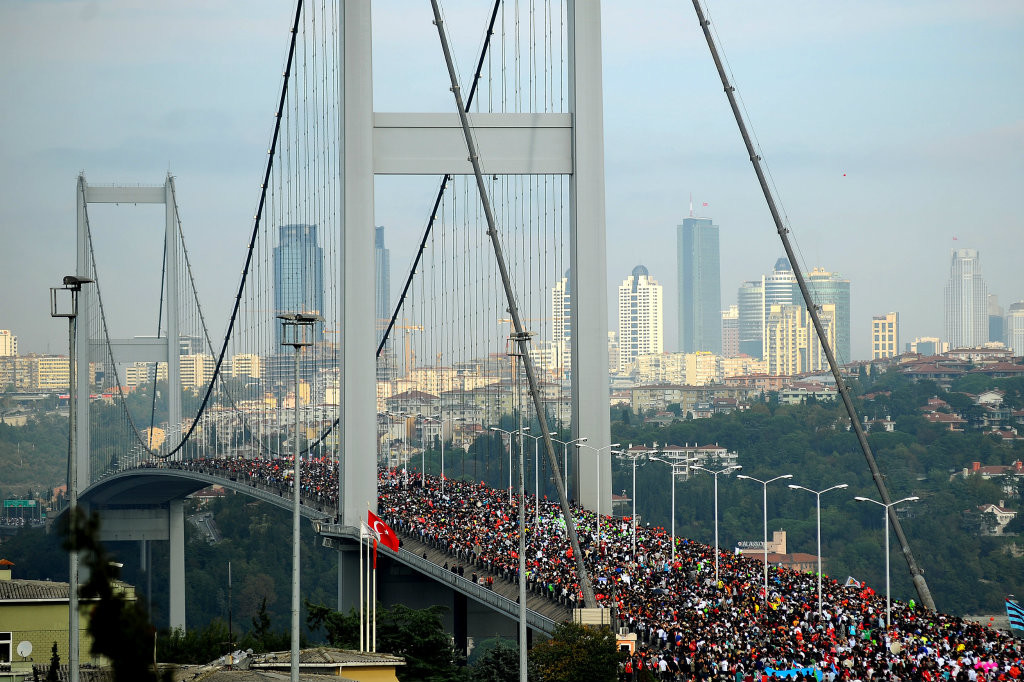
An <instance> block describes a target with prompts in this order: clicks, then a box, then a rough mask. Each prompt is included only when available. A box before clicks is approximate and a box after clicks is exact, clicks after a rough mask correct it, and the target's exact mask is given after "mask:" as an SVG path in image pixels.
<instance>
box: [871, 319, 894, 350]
mask: <svg viewBox="0 0 1024 682" xmlns="http://www.w3.org/2000/svg"><path fill="white" fill-rule="evenodd" d="M899 352H900V315H899V313H886V314H885V315H875V316H874V317H872V318H871V359H872V360H879V359H881V358H893V357H896V356H897V355H899Z"/></svg>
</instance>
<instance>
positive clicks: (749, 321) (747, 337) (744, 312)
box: [736, 278, 764, 358]
mask: <svg viewBox="0 0 1024 682" xmlns="http://www.w3.org/2000/svg"><path fill="white" fill-rule="evenodd" d="M763 280H764V278H761V279H756V280H750V281H747V282H744V283H743V284H741V285H740V288H739V291H738V292H736V303H737V305H736V307H737V308H738V309H739V316H740V319H739V337H740V338H739V344H740V353H741V354H743V355H749V356H750V357H752V358H763V357H764V283H763Z"/></svg>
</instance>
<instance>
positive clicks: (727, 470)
mask: <svg viewBox="0 0 1024 682" xmlns="http://www.w3.org/2000/svg"><path fill="white" fill-rule="evenodd" d="M692 468H694V469H696V470H698V471H703V472H705V473H708V474H711V475H712V476H714V477H715V589H716V590H717V589H718V554H719V551H718V475H719V474H728V473H730V472H732V471H739V470H740V469H742V468H743V467H742V466H740V465H739V464H733V465H731V466H727V467H725V468H724V469H719V470H718V471H712V470H711V469H706V468H704V467H702V466H698V465H696V464H695V465H693V467H692ZM790 487H791V488H792V487H793V486H790ZM819 537H820V534H819ZM819 572H820V571H819ZM818 591H819V592H820V591H821V590H820V589H819V590H818Z"/></svg>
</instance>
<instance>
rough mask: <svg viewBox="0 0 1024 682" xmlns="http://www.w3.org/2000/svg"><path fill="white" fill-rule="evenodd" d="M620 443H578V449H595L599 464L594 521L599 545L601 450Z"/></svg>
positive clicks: (615, 446) (596, 459)
mask: <svg viewBox="0 0 1024 682" xmlns="http://www.w3.org/2000/svg"><path fill="white" fill-rule="evenodd" d="M620 445H621V443H612V444H611V445H605V446H604V447H600V448H595V447H594V446H593V445H585V444H584V443H583V441H580V442H579V443H576V449H577V450H578V449H580V448H587V449H588V450H593V451H594V454H595V455H596V458H595V462H596V464H597V510H596V511H597V514H596V519H595V523H594V528H595V532H596V533H597V538H596V540H595V542H596V543H597V544H598V545H600V544H601V452H603V451H604V450H611V449H612V448H617V447H619V446H620Z"/></svg>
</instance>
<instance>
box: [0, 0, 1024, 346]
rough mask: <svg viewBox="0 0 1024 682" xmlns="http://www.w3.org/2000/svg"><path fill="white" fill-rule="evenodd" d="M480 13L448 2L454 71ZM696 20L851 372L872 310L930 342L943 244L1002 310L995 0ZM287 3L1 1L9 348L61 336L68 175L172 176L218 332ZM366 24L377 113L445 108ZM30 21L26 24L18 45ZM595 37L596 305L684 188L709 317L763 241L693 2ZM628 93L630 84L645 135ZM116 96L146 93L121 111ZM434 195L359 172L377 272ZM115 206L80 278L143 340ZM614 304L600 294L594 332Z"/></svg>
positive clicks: (428, 53)
mask: <svg viewBox="0 0 1024 682" xmlns="http://www.w3.org/2000/svg"><path fill="white" fill-rule="evenodd" d="M485 10H486V8H484V7H482V6H477V4H474V3H469V2H450V3H446V11H447V13H448V20H449V24H450V27H451V31H452V36H453V41H454V44H455V49H456V57H457V59H459V61H460V64H462V65H463V67H462V73H463V74H465V73H467V71H468V66H465V65H466V64H468V63H469V62H470V61H471V60H472V55H473V51H474V50H475V49H476V48H477V37H478V36H479V34H480V31H481V27H482V26H483V23H484V20H485V17H484V14H485V13H486V11H485ZM710 10H711V18H712V21H713V23H714V25H715V27H716V30H717V32H718V33H719V35H720V37H721V39H722V41H723V45H724V48H725V50H726V55H727V57H728V59H729V63H730V65H731V68H732V70H733V71H734V76H735V82H736V85H737V88H738V92H739V93H740V95H741V96H742V97H743V99H744V102H745V104H746V107H747V110H748V113H749V115H750V119H751V120H750V123H751V126H752V128H753V129H754V130H755V132H756V133H757V136H758V139H759V140H760V142H761V144H762V146H763V149H762V150H761V151H762V152H763V156H764V157H765V159H766V160H767V161H768V162H769V164H770V165H769V169H770V171H771V173H772V177H773V179H774V181H775V184H776V185H777V187H778V189H779V192H780V199H781V200H782V201H783V209H784V210H785V211H786V212H787V213H786V215H787V217H788V219H789V223H790V225H791V228H792V232H791V236H792V237H794V239H795V241H796V246H797V249H798V255H800V254H802V255H800V258H801V265H802V267H803V268H804V269H805V270H806V271H809V270H810V269H811V267H813V266H818V265H820V266H822V267H827V268H828V269H830V270H832V271H837V272H841V273H843V275H844V276H845V277H847V278H849V279H850V281H851V282H852V283H853V284H854V286H856V287H858V289H857V292H856V296H855V298H854V299H853V300H852V301H851V328H852V330H853V333H852V339H851V341H852V344H853V348H852V351H851V355H852V356H853V358H855V359H857V358H861V359H863V358H867V357H869V356H870V343H869V334H868V333H867V332H866V331H864V330H866V329H869V325H870V319H871V317H872V316H873V315H877V314H879V313H881V312H885V311H889V310H893V311H899V312H900V315H901V317H900V322H901V327H902V331H901V336H902V337H903V338H907V339H912V338H915V337H926V336H942V335H943V334H944V332H943V320H942V307H943V306H942V305H941V304H938V303H937V301H938V300H939V298H940V297H941V294H939V296H936V295H935V290H936V289H941V283H942V282H943V281H944V280H945V276H946V257H947V256H946V254H947V252H948V249H949V248H950V247H951V246H956V245H963V246H965V247H969V248H975V249H977V250H978V251H979V252H981V253H982V254H983V258H984V261H985V276H986V280H987V282H988V286H989V290H990V292H991V293H994V294H996V295H998V297H999V300H1000V301H1001V302H1002V303H1003V305H1004V307H1009V306H1010V305H1012V304H1013V303H1014V302H1015V301H1018V300H1021V299H1022V298H1024V291H1022V289H1024V285H1022V283H1021V280H1020V276H1019V272H1018V270H1017V267H1016V262H1015V260H1016V259H1015V257H1014V249H1012V248H1007V247H1008V246H1010V245H1012V244H1013V243H1014V239H1015V235H1017V234H1019V233H1020V231H1021V224H1020V223H1021V219H1020V217H1019V211H1018V210H1017V208H1016V206H1015V203H1014V201H1013V199H1014V197H1015V191H1014V188H1015V187H1016V186H1019V185H1020V183H1021V181H1022V180H1024V164H1022V163H1021V160H1020V159H1021V156H1020V154H1019V150H1020V149H1021V142H1022V135H1024V124H1022V122H1021V116H1020V113H1019V112H1020V111H1022V110H1024V101H1022V100H1024V94H1022V93H1021V92H1019V91H1017V89H1013V88H1006V87H1005V84H1006V83H1012V82H1021V81H1022V80H1024V54H1022V53H1024V48H1022V45H1024V41H1022V40H1021V36H1022V35H1024V8H1022V7H1020V6H1019V5H1017V4H1015V3H1007V2H998V1H995V0H992V1H989V2H980V3H976V4H972V5H971V6H969V7H968V6H964V5H963V4H962V3H956V2H946V1H937V2H929V3H927V4H925V3H922V2H911V3H908V4H904V5H899V6H894V5H892V4H891V3H884V2H868V3H866V4H864V3H860V4H858V5H856V6H849V7H847V6H844V7H831V6H830V7H827V8H826V7H812V8H808V7H806V6H804V5H803V4H802V3H797V2H785V3H781V4H777V5H773V6H771V7H759V6H753V7H734V6H728V5H724V6H712V7H710ZM289 11H290V10H289V8H287V7H284V6H280V5H279V4H275V3H266V2H254V3H251V4H250V5H249V6H248V7H247V13H246V17H245V21H244V22H242V23H239V21H238V17H237V7H236V6H235V5H233V4H232V3H227V2H211V3H189V2H186V3H184V4H181V5H178V6H175V7H173V8H147V11H146V12H139V11H137V7H135V6H133V5H132V4H131V3H126V2H120V1H119V0H111V2H108V3H103V4H102V5H76V4H74V3H8V4H5V5H4V6H3V7H2V8H0V26H3V29H0V30H3V31H4V38H5V40H4V41H2V45H3V46H2V47H0V50H3V52H2V54H3V57H4V60H5V63H7V64H10V65H12V68H10V69H6V70H5V71H4V73H3V74H2V75H0V85H2V86H3V87H4V91H5V92H8V93H9V94H10V97H9V99H8V105H7V107H5V109H4V111H3V113H2V114H0V116H2V119H0V120H2V121H3V124H4V126H5V129H8V130H11V131H16V132H17V134H14V135H11V136H10V139H9V140H8V145H7V147H6V149H5V153H4V155H3V158H2V159H0V181H2V182H0V187H3V188H4V189H3V190H2V191H3V195H2V198H0V240H2V243H4V244H5V246H6V247H7V248H4V249H2V250H0V273H3V274H2V275H0V276H2V277H3V280H2V282H0V284H2V286H3V287H4V290H5V291H8V292H11V291H14V292H18V294H19V295H16V296H7V297H5V302H4V304H3V306H2V307H0V327H2V328H5V329H11V330H12V331H13V333H15V334H17V335H18V336H19V342H20V347H21V352H46V351H51V352H59V351H60V349H61V348H62V347H63V345H64V344H63V339H62V332H61V330H60V329H59V325H54V324H53V322H52V320H50V319H49V317H48V315H47V301H46V296H47V289H48V287H50V286H53V285H54V284H56V283H58V282H59V281H60V278H61V277H62V276H63V275H64V274H67V273H68V272H70V271H71V270H72V268H73V263H74V245H73V224H74V203H73V196H74V187H73V185H74V182H73V180H74V177H75V175H76V174H77V173H78V172H79V171H80V170H84V171H85V173H86V174H87V176H88V177H89V178H90V180H91V181H92V182H94V183H111V182H126V183H156V182H159V181H161V179H162V177H163V175H164V174H165V173H166V172H167V170H170V171H171V172H172V173H173V174H174V175H175V177H176V182H177V190H178V191H177V195H178V198H179V203H180V205H181V212H182V221H183V230H184V231H185V234H186V238H187V239H190V240H192V239H194V240H195V246H194V252H193V253H194V254H195V256H196V257H195V262H194V267H195V270H196V276H197V284H198V286H199V289H200V293H201V295H202V296H203V297H204V304H205V305H206V306H207V308H208V310H209V315H210V319H211V320H224V319H226V311H227V309H228V306H229V297H230V294H228V293H225V292H230V291H232V290H233V289H234V288H235V286H237V272H238V270H239V269H240V264H241V258H242V251H243V243H244V237H245V235H246V234H247V232H248V229H249V227H250V225H251V218H252V214H253V207H254V205H255V202H256V195H257V192H258V185H259V182H260V179H259V178H260V171H261V169H262V161H263V159H264V158H265V156H266V144H267V141H268V139H269V132H270V127H271V125H272V114H271V113H270V112H271V109H272V103H273V102H274V101H275V96H276V94H277V93H276V90H277V88H278V87H279V84H280V80H279V78H280V72H281V60H282V59H283V54H284V49H285V41H286V38H287V25H288V14H289ZM417 12H419V14H417ZM421 15H422V16H421ZM374 18H375V21H376V22H377V26H379V28H377V29H375V46H374V49H375V56H374V67H375V69H376V73H377V79H378V81H379V85H378V86H377V91H376V92H375V100H376V101H375V108H376V109H377V110H380V111H402V110H437V111H450V110H451V101H450V93H449V92H448V89H447V86H446V85H444V78H445V76H446V74H445V73H444V68H443V62H442V61H441V60H440V57H439V54H438V47H437V44H436V35H432V34H431V29H432V27H431V25H430V17H429V12H428V11H426V10H425V8H420V9H416V10H409V9H408V8H395V7H390V6H387V5H384V4H379V5H378V6H377V7H375V17H374ZM38 26H45V27H46V28H47V30H46V31H43V32H41V33H39V32H38V31H32V30H30V28H31V27H38ZM169 29H173V30H169ZM33 33H36V34H38V35H36V37H34V38H30V37H29V36H31V35H33ZM378 34H379V35H378ZM769 36H770V38H769ZM603 42H604V50H605V72H604V89H605V92H604V99H605V132H606V141H605V148H606V176H607V191H606V197H607V198H606V204H607V215H608V247H609V248H608V273H609V276H608V284H609V292H608V297H609V302H610V303H611V301H613V300H614V288H615V285H616V282H617V281H618V277H617V276H615V273H622V272H624V271H628V269H629V268H630V267H632V265H633V264H635V263H637V262H644V263H645V264H647V266H648V267H649V268H650V269H651V271H652V272H662V273H668V272H671V271H672V270H673V266H674V264H673V263H672V260H673V259H674V254H673V250H672V249H670V248H665V245H666V244H667V243H669V242H670V240H671V239H672V229H673V227H674V226H675V225H678V224H679V222H680V220H681V217H682V216H683V215H684V214H685V203H686V202H685V198H684V194H685V193H686V192H688V191H690V190H691V189H692V191H693V192H694V195H695V197H696V198H697V199H698V201H699V204H703V203H705V202H706V203H708V205H709V206H708V208H707V209H706V210H707V211H709V212H713V214H714V216H715V223H716V224H718V225H720V226H721V235H720V236H721V254H722V257H721V265H722V272H721V280H722V286H723V287H724V288H725V295H724V296H723V299H722V307H723V308H727V307H728V305H730V304H731V303H734V302H735V301H733V300H731V296H730V294H731V293H733V292H734V287H738V286H739V284H740V283H741V282H742V281H744V280H745V279H746V278H748V277H749V273H752V272H753V273H756V272H760V271H762V270H763V261H764V260H766V259H767V258H777V257H779V256H780V255H782V249H781V246H780V245H779V243H778V238H777V236H776V235H775V232H774V227H773V226H772V225H771V221H770V218H769V216H768V212H767V209H766V208H765V206H764V202H763V199H762V198H761V197H760V195H759V192H758V190H757V186H756V181H755V180H754V178H753V173H752V171H751V169H750V164H749V161H748V160H747V159H746V156H745V154H744V152H743V149H742V145H741V144H740V142H739V138H738V134H737V133H736V130H735V125H734V123H733V122H732V120H731V117H730V115H729V111H728V105H727V103H726V101H725V98H724V96H723V94H722V92H721V85H720V83H718V82H717V76H716V74H715V73H714V68H713V64H711V61H710V57H709V55H708V54H707V48H706V45H704V44H703V37H702V36H701V34H700V30H699V27H698V26H697V25H696V21H695V19H694V17H693V14H692V9H688V8H687V7H685V6H682V5H679V4H678V3H668V2H660V1H658V0H654V1H652V2H651V3H645V4H644V5H643V6H642V7H637V6H635V5H632V4H627V3H611V2H608V1H606V2H605V3H603ZM126 55H129V56H130V59H125V56H126ZM809 57H811V58H809ZM96 74H102V76H97V75H96ZM638 74H639V76H638ZM779 74H786V75H785V77H780V75H779ZM395 83H403V84H405V86H404V87H399V86H396V85H395ZM666 83H685V84H686V87H668V88H666V87H664V86H665V84H666ZM388 84H390V85H388ZM822 84H825V85H824V87H822ZM908 84H910V85H909V87H908ZM636 88H642V89H644V91H645V92H649V93H650V96H649V97H647V100H648V101H649V103H650V104H649V107H648V110H647V111H645V113H644V114H643V115H644V116H645V124H644V125H642V126H637V125H636V117H637V115H638V114H637V111H636V107H635V97H633V96H631V93H635V92H636ZM811 91H813V93H814V95H813V97H808V96H807V93H808V92H811ZM134 92H144V93H145V94H146V96H145V97H125V96H124V93H134ZM950 92H957V93H958V97H957V106H955V107H950V106H948V102H949V93H950ZM794 102H800V103H801V104H800V105H799V106H794ZM679 112H685V115H684V125H679ZM641 160H642V162H641ZM420 180H423V182H422V183H421V182H420ZM435 182H436V180H435V179H433V178H426V179H417V180H411V179H410V180H408V181H407V180H404V179H403V180H391V179H388V180H386V181H385V180H381V181H378V190H377V199H378V207H377V218H376V223H377V224H383V225H388V226H389V228H388V229H389V243H390V244H391V245H392V253H391V262H392V269H393V272H392V275H393V276H399V275H402V276H404V270H405V269H406V268H407V267H408V264H409V263H410V262H411V247H410V246H409V245H410V244H411V243H413V242H414V241H415V239H416V237H417V235H418V233H419V232H420V231H421V229H422V225H423V220H424V216H425V214H426V213H427V210H428V207H425V206H424V205H425V204H426V203H429V200H430V191H429V190H428V191H425V192H424V191H421V190H420V187H421V186H425V185H430V186H433V185H434V184H435ZM406 187H409V188H411V189H410V191H408V192H405V191H404V188H406ZM699 204H698V205H699ZM135 211H137V212H138V213H144V212H145V211H146V209H125V208H122V209H117V210H115V209H113V208H111V209H110V210H109V211H108V210H103V211H100V210H98V209H97V210H96V211H95V212H94V214H93V217H94V219H95V221H96V224H97V225H103V228H104V229H103V233H102V234H100V231H98V232H97V235H96V240H97V253H99V254H101V257H102V254H109V255H108V256H106V261H105V262H101V263H100V267H101V269H102V268H104V267H105V268H106V270H105V272H106V276H107V277H108V279H109V278H113V277H115V275H112V274H110V272H111V270H117V271H118V272H117V273H116V276H117V277H123V278H124V280H123V281H125V282H132V283H135V282H138V286H132V287H129V286H125V285H122V286H117V285H118V284H120V282H115V283H114V284H115V286H114V287H112V289H114V288H116V289H120V290H121V291H122V292H123V294H122V300H121V301H117V300H114V301H111V303H112V304H115V303H119V302H120V303H122V304H123V305H120V306H117V305H112V309H114V310H117V311H118V314H117V315H115V316H114V317H115V319H113V320H112V325H113V326H114V330H113V331H114V333H117V334H119V335H125V336H130V335H134V334H138V333H142V331H144V330H145V329H148V328H149V327H151V326H152V321H151V318H152V315H153V313H152V312H150V311H149V310H142V309H140V310H135V309H134V308H135V307H136V306H133V303H134V302H135V300H137V297H138V296H141V295H143V294H147V293H148V292H149V291H152V296H151V297H150V299H151V300H153V301H154V305H155V301H156V290H157V289H158V285H159V283H158V279H157V278H158V273H157V274H153V272H152V271H153V267H152V265H151V264H152V263H154V262H158V261H159V255H160V254H159V245H158V243H157V242H156V240H149V241H147V239H148V237H149V233H148V232H147V231H146V230H144V229H143V230H140V229H138V226H139V225H142V224H143V223H144V220H142V219H139V218H138V217H135V216H137V215H138V213H135ZM120 212H125V213H132V215H129V216H127V217H122V216H120V215H117V214H118V213H120ZM965 226H966V227H965ZM392 229H393V230H394V232H393V233H392V232H391V230H392ZM195 235H199V237H196V236H195ZM954 237H955V238H956V239H957V241H953V239H954ZM150 242H152V243H150ZM232 258H234V259H235V260H236V261H237V262H238V263H237V265H238V266H239V267H233V266H234V265H235V263H234V262H233V261H232ZM43 263H45V265H43V266H42V267H40V264H43ZM114 266H116V267H114ZM620 276H621V275H619V277H620ZM129 292H130V293H131V294H132V295H131V296H129V295H128V294H129ZM112 298H114V299H116V298H117V297H116V296H115V295H113V292H112ZM664 303H665V308H666V314H667V319H666V320H665V329H666V339H665V341H666V345H667V346H668V347H669V348H672V347H675V342H676V339H675V338H674V337H675V336H676V331H675V330H676V326H677V325H676V320H675V310H676V309H677V301H676V293H675V292H674V291H666V300H665V302H664ZM138 307H139V308H142V306H138ZM125 311H128V312H125ZM613 312H614V311H613V305H609V315H610V317H609V320H610V324H609V326H610V327H611V326H612V325H613V323H612V322H611V321H613V320H614V317H612V316H611V315H612V314H613ZM215 326H216V325H215Z"/></svg>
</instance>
